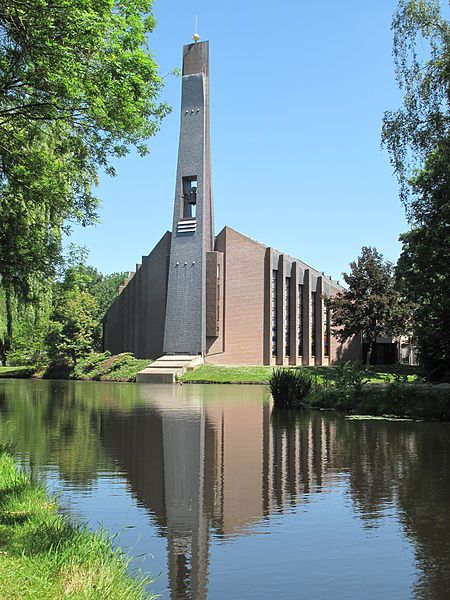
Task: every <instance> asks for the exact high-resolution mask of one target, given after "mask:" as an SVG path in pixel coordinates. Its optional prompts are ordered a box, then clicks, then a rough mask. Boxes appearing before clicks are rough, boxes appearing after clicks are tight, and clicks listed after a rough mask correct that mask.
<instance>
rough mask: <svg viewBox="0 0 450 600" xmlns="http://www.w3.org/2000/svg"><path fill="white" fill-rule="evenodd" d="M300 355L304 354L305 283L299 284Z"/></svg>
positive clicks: (298, 334)
mask: <svg viewBox="0 0 450 600" xmlns="http://www.w3.org/2000/svg"><path fill="white" fill-rule="evenodd" d="M297 294H298V298H297V302H298V333H297V336H298V355H299V356H302V354H303V285H302V284H300V285H299V286H298V292H297Z"/></svg>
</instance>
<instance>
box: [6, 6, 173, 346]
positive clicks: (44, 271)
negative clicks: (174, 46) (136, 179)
mask: <svg viewBox="0 0 450 600" xmlns="http://www.w3.org/2000/svg"><path fill="white" fill-rule="evenodd" d="M151 8H152V2H151V0H120V1H118V0H117V1H116V0H101V1H98V0H4V1H3V2H2V3H1V5H0V280H1V284H2V286H3V288H4V290H5V293H7V294H9V295H10V296H11V295H12V294H13V293H14V294H16V295H17V296H18V297H20V298H23V299H30V288H31V287H32V281H33V278H37V279H39V280H40V281H42V282H44V281H49V280H50V279H51V278H52V277H53V276H54V274H55V270H56V269H57V266H58V261H59V260H60V256H61V231H62V229H63V228H66V229H68V228H69V227H70V223H71V222H78V223H81V224H82V225H89V224H90V223H93V222H95V220H96V209H97V206H98V200H97V198H96V197H95V196H94V194H93V191H92V187H93V185H94V184H96V183H98V176H99V172H100V169H103V170H105V171H106V172H107V173H110V174H114V169H113V167H112V166H111V162H110V161H111V158H112V157H120V156H123V155H124V154H126V153H127V151H128V150H129V148H130V146H135V147H136V148H137V150H138V151H139V152H140V153H141V154H145V153H146V152H147V150H148V148H147V146H146V143H145V141H146V140H147V139H148V138H150V137H151V136H152V135H154V134H155V132H156V131H157V130H158V128H159V125H160V122H161V119H162V118H163V117H164V116H165V115H166V114H167V111H168V107H167V106H166V105H165V104H160V103H158V96H159V93H160V90H161V86H162V79H161V77H160V76H159V74H158V70H157V65H156V64H155V62H154V60H153V58H152V56H151V54H150V52H149V48H148V40H147V35H148V33H149V32H151V31H152V30H153V27H154V24H155V21H154V19H153V17H152V15H151ZM8 306H9V305H7V307H8ZM7 323H8V327H9V324H10V323H11V314H10V313H9V314H7ZM10 338H11V336H10V335H9V340H10ZM8 343H10V342H8Z"/></svg>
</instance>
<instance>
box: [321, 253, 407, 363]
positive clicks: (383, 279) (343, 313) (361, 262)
mask: <svg viewBox="0 0 450 600" xmlns="http://www.w3.org/2000/svg"><path fill="white" fill-rule="evenodd" d="M350 268H351V271H350V273H343V277H344V280H345V283H346V284H347V286H348V289H346V290H345V291H343V292H340V293H339V294H337V295H336V296H334V297H332V298H326V299H325V301H326V303H327V306H328V308H329V309H330V312H331V324H332V328H333V333H334V335H335V336H336V337H337V339H338V340H339V341H341V342H344V341H346V340H348V339H350V338H352V337H353V336H355V335H359V334H362V335H363V336H364V339H365V341H366V342H367V344H368V349H367V353H366V364H367V365H369V364H370V359H371V356H372V352H373V349H374V347H375V344H376V339H377V337H379V336H382V335H386V334H389V333H391V332H392V330H393V329H394V327H395V328H396V330H397V331H398V330H399V329H401V328H402V327H403V325H402V323H401V322H400V320H401V318H402V313H401V312H400V311H399V310H398V309H397V307H398V305H399V293H398V292H397V290H396V288H395V279H394V276H393V265H392V264H391V263H390V262H388V261H385V260H384V259H383V256H382V254H380V252H378V250H377V249H376V248H369V247H363V248H362V250H361V256H359V257H358V258H357V259H356V260H355V261H353V262H351V263H350Z"/></svg>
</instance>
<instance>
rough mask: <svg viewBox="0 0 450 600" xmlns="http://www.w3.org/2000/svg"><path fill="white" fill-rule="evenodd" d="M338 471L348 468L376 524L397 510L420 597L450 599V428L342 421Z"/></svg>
mask: <svg viewBox="0 0 450 600" xmlns="http://www.w3.org/2000/svg"><path fill="white" fill-rule="evenodd" d="M336 440H337V444H336V451H335V461H334V468H345V469H348V471H349V474H350V480H349V485H350V490H351V496H352V501H353V505H354V506H355V507H356V509H357V511H358V513H359V514H360V515H361V517H362V518H363V520H364V522H365V523H370V522H371V521H372V523H374V524H376V521H377V519H378V518H380V517H381V516H382V515H383V511H384V510H385V509H386V506H387V505H388V504H389V503H394V504H395V505H396V506H397V509H398V512H399V515H400V520H401V522H402V525H403V527H404V531H405V534H406V536H407V537H408V538H409V539H410V540H411V542H412V543H413V544H414V548H415V554H416V558H417V561H418V568H419V569H420V574H419V579H418V582H417V585H416V588H415V590H414V593H415V596H416V597H418V598H433V599H434V598H437V599H440V598H442V599H444V598H445V599H446V598H448V597H449V596H450V574H449V571H448V563H449V560H450V521H449V518H448V512H449V508H450V426H449V425H448V424H445V423H412V422H389V421H384V422H380V421H348V420H347V421H346V420H342V419H341V420H338V421H337V436H336Z"/></svg>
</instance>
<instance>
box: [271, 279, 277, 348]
mask: <svg viewBox="0 0 450 600" xmlns="http://www.w3.org/2000/svg"><path fill="white" fill-rule="evenodd" d="M277 277H278V271H276V270H273V271H272V356H276V355H277V341H278V339H277V338H278V333H277V311H278V306H277V296H278V281H277Z"/></svg>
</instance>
